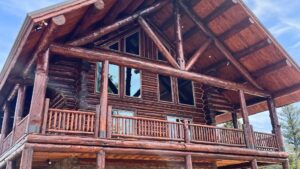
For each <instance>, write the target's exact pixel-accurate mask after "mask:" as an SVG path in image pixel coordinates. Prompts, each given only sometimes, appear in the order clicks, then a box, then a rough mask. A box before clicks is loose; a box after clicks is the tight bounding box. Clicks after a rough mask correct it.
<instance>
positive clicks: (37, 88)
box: [27, 50, 49, 133]
mask: <svg viewBox="0 0 300 169" xmlns="http://www.w3.org/2000/svg"><path fill="white" fill-rule="evenodd" d="M48 69H49V50H47V51H46V52H45V53H44V54H43V55H42V56H40V57H39V58H38V60H37V67H36V72H35V78H34V86H33V93H32V99H31V105H30V110H29V120H28V126H27V127H28V128H27V131H28V133H39V132H40V130H41V125H42V119H43V118H42V114H43V113H42V112H43V108H44V102H45V96H46V89H47V82H48Z"/></svg>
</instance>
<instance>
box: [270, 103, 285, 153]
mask: <svg viewBox="0 0 300 169" xmlns="http://www.w3.org/2000/svg"><path fill="white" fill-rule="evenodd" d="M267 103H268V108H269V113H270V119H271V124H272V128H273V133H274V134H275V136H276V140H277V144H278V149H279V151H284V141H283V138H282V133H281V126H280V123H279V121H278V116H277V112H276V106H275V101H274V99H273V98H271V97H269V98H268V100H267Z"/></svg>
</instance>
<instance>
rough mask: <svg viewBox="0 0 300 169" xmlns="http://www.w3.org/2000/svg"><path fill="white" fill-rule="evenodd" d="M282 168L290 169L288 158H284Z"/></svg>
mask: <svg viewBox="0 0 300 169" xmlns="http://www.w3.org/2000/svg"><path fill="white" fill-rule="evenodd" d="M282 168H283V169H290V163H289V160H286V161H284V162H283V163H282Z"/></svg>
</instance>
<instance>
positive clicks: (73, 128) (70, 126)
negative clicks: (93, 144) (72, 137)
mask: <svg viewBox="0 0 300 169" xmlns="http://www.w3.org/2000/svg"><path fill="white" fill-rule="evenodd" d="M46 115H47V117H46V120H47V121H46V131H45V132H47V133H63V134H79V135H80V134H83V135H93V134H94V132H95V113H92V112H82V111H73V110H60V109H49V111H48V114H46Z"/></svg>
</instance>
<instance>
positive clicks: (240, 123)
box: [223, 120, 242, 129]
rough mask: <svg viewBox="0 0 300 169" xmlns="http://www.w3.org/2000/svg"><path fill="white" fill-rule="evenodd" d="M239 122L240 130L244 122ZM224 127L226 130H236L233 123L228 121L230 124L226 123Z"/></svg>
mask: <svg viewBox="0 0 300 169" xmlns="http://www.w3.org/2000/svg"><path fill="white" fill-rule="evenodd" d="M237 122H238V128H239V129H241V128H242V122H241V121H240V120H238V121H237ZM223 127H225V128H234V127H233V123H232V121H228V122H226V123H224V125H223Z"/></svg>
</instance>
